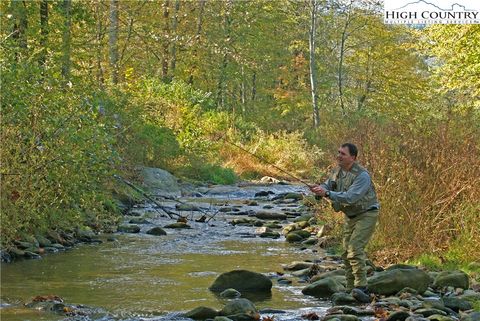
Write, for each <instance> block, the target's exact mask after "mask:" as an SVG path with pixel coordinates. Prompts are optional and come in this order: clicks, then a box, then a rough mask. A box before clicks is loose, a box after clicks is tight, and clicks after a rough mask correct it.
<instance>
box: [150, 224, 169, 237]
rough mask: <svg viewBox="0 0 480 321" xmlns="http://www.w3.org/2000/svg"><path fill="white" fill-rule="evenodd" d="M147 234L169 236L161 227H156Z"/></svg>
mask: <svg viewBox="0 0 480 321" xmlns="http://www.w3.org/2000/svg"><path fill="white" fill-rule="evenodd" d="M147 234H150V235H156V236H161V235H167V232H165V230H164V229H163V228H161V227H160V226H155V227H154V228H152V229H150V230H148V231H147Z"/></svg>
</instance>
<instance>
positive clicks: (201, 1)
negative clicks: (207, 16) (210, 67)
mask: <svg viewBox="0 0 480 321" xmlns="http://www.w3.org/2000/svg"><path fill="white" fill-rule="evenodd" d="M205 2H206V0H199V1H198V5H199V7H200V8H199V13H198V20H197V32H196V33H195V44H194V45H193V47H194V49H193V53H192V56H193V58H192V60H193V66H192V68H191V71H190V77H189V78H188V83H189V84H190V85H191V84H193V74H194V73H195V72H196V71H197V56H198V51H197V46H198V43H199V42H200V35H201V32H202V22H203V12H204V10H205Z"/></svg>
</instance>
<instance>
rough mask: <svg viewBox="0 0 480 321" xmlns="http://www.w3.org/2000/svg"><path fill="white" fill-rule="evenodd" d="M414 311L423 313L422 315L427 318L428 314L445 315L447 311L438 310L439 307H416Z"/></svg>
mask: <svg viewBox="0 0 480 321" xmlns="http://www.w3.org/2000/svg"><path fill="white" fill-rule="evenodd" d="M415 313H417V314H421V315H423V316H424V317H426V318H428V317H429V316H431V315H435V314H437V315H447V313H446V312H445V311H443V310H439V309H433V308H430V309H417V310H415Z"/></svg>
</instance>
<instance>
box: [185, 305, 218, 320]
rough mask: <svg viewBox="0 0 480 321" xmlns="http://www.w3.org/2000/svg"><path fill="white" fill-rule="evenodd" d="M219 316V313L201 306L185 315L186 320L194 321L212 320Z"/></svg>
mask: <svg viewBox="0 0 480 321" xmlns="http://www.w3.org/2000/svg"><path fill="white" fill-rule="evenodd" d="M217 315H218V311H217V310H214V309H212V308H209V307H204V306H200V307H197V308H195V309H193V310H190V311H188V312H187V313H185V314H184V316H185V317H186V318H190V319H194V320H205V319H212V318H215V317H216V316H217Z"/></svg>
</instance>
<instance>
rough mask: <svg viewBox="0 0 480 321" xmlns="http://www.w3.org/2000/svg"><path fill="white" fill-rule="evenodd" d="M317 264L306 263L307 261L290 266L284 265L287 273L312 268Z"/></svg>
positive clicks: (295, 262)
mask: <svg viewBox="0 0 480 321" xmlns="http://www.w3.org/2000/svg"><path fill="white" fill-rule="evenodd" d="M314 264H315V263H313V262H305V261H294V262H292V263H290V264H286V265H283V266H282V267H283V269H284V270H285V271H298V270H303V269H308V268H309V267H312V266H313V265H314Z"/></svg>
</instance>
